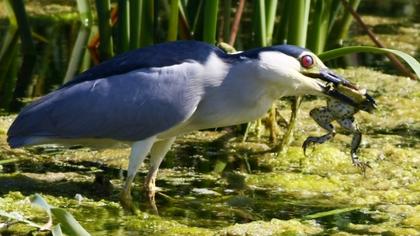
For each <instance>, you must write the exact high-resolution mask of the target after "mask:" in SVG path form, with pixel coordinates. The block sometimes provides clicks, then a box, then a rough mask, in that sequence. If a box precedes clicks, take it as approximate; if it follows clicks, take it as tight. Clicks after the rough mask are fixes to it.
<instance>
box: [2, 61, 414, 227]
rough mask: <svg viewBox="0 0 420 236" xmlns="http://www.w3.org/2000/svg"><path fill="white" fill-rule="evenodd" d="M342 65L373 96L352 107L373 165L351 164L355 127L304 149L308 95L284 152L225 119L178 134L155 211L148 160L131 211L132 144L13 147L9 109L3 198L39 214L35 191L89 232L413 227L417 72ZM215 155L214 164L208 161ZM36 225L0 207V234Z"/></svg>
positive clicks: (43, 217)
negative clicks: (125, 193)
mask: <svg viewBox="0 0 420 236" xmlns="http://www.w3.org/2000/svg"><path fill="white" fill-rule="evenodd" d="M337 73H339V74H342V75H344V76H345V77H346V78H348V79H349V80H351V81H353V82H356V83H357V84H359V85H361V86H365V87H366V88H367V89H368V90H369V91H370V93H371V94H372V95H373V97H374V98H375V100H376V101H377V103H378V109H377V111H376V112H374V113H373V114H368V113H365V112H360V113H358V114H356V119H357V120H358V121H359V124H360V128H361V130H362V133H363V141H362V144H361V148H360V149H359V156H360V158H361V159H363V160H364V161H368V162H369V164H370V165H371V166H372V169H367V171H366V174H365V175H363V174H361V173H360V171H359V170H358V169H357V168H355V167H354V166H352V164H351V161H350V158H349V153H348V152H349V143H350V139H351V135H347V134H346V133H344V134H343V133H342V132H341V131H340V130H338V134H337V135H336V137H335V138H334V139H333V140H331V141H329V142H327V143H324V144H322V145H317V146H315V147H314V148H308V150H307V154H308V156H307V157H305V156H304V155H303V151H302V149H301V145H302V143H303V141H304V140H305V138H306V137H307V136H308V135H316V134H318V133H319V132H321V128H320V127H318V126H317V125H316V123H315V122H313V121H312V119H310V117H309V111H310V110H311V109H312V108H314V107H317V106H320V105H322V104H324V103H325V101H324V99H322V98H317V99H315V98H313V97H308V98H306V99H305V101H304V103H303V104H302V110H301V111H300V116H299V118H298V121H297V122H298V123H297V127H298V128H297V130H296V132H295V140H294V142H293V143H292V145H291V147H290V148H288V150H287V152H285V153H281V154H275V153H271V152H269V151H268V150H269V146H270V145H271V144H269V143H268V141H267V140H266V139H264V138H262V139H261V140H257V139H256V138H253V136H251V137H250V138H249V139H248V140H247V142H245V143H242V138H241V137H239V136H235V135H232V134H231V131H229V130H226V129H222V130H220V129H219V130H217V131H201V132H195V133H192V134H188V135H185V136H183V137H180V138H178V140H177V142H176V144H175V145H174V147H173V148H172V151H171V152H170V153H169V154H168V156H167V157H166V158H165V160H164V162H163V164H162V167H161V171H160V172H159V175H158V180H157V186H159V187H160V192H159V193H158V194H157V196H156V198H157V199H156V200H157V205H158V208H159V213H160V216H155V215H153V214H151V213H149V212H152V211H151V209H150V207H149V206H148V205H147V204H146V202H147V201H146V196H145V195H144V194H143V190H142V187H141V186H142V181H143V178H144V177H145V175H146V173H147V165H148V164H147V163H146V164H145V166H143V167H142V168H141V171H140V173H139V174H138V177H137V178H136V181H135V187H134V193H133V195H134V196H133V197H134V199H135V201H136V202H137V204H139V205H138V207H139V209H140V210H141V211H140V212H138V213H137V214H135V215H132V214H128V213H126V212H124V210H123V209H122V208H121V207H120V205H119V203H118V198H119V192H120V190H121V187H122V178H123V176H124V174H125V171H123V170H124V169H125V168H126V166H127V162H128V160H127V157H128V149H125V148H120V149H110V150H94V151H91V150H88V149H85V148H78V147H75V148H72V149H61V148H56V147H51V146H48V147H34V148H28V149H16V150H12V149H10V148H9V147H8V146H7V144H6V131H7V128H8V126H9V125H10V123H11V121H12V120H13V118H14V116H13V115H8V116H6V115H5V116H1V117H0V186H1V188H0V209H1V210H2V211H5V212H14V213H16V214H20V215H22V216H24V217H26V218H27V219H28V220H30V221H33V222H37V223H39V224H42V223H43V222H46V221H47V220H48V215H47V214H46V213H45V212H43V211H41V210H39V209H37V208H33V207H32V206H31V204H30V201H29V197H30V196H32V195H34V194H35V193H39V194H41V195H42V196H43V197H44V198H45V199H46V201H47V202H48V203H49V204H51V205H53V206H56V207H60V208H63V209H66V210H67V211H69V212H70V213H71V214H72V215H73V216H74V217H75V218H76V219H77V220H78V221H79V222H80V223H81V225H82V226H83V227H84V228H85V229H86V230H87V231H89V232H90V233H91V234H92V235H128V234H139V235H148V234H154V235H325V234H328V235H334V234H335V235H358V234H385V235H418V234H420V204H419V203H420V181H419V178H420V171H419V168H420V142H419V141H420V112H419V110H418V109H419V108H418V103H419V101H420V93H419V91H420V85H419V83H418V82H416V81H411V80H409V79H408V78H404V77H398V76H391V75H386V74H383V73H381V72H376V71H373V70H371V69H367V68H349V69H339V70H337ZM279 107H283V108H284V109H281V114H282V115H283V116H284V117H288V115H289V109H287V107H288V105H287V104H286V103H285V102H284V101H282V102H279ZM220 163H222V164H223V165H224V166H225V168H224V171H222V172H221V173H220V172H219V171H215V170H217V168H216V167H217V166H218V165H219V164H220ZM222 169H223V168H222ZM76 195H77V196H76ZM34 230H35V231H34ZM31 232H32V233H33V232H37V231H36V228H33V227H31V226H29V225H27V224H24V223H18V222H13V221H12V220H10V219H7V218H5V217H0V233H1V234H5V235H7V234H9V235H15V234H16V235H27V234H31ZM37 233H41V234H42V233H44V234H48V232H37Z"/></svg>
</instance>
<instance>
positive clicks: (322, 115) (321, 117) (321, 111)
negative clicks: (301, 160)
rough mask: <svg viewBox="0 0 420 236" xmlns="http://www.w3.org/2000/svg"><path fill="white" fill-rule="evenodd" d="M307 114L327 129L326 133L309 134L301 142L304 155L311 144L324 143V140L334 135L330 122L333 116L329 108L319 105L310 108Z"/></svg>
mask: <svg viewBox="0 0 420 236" xmlns="http://www.w3.org/2000/svg"><path fill="white" fill-rule="evenodd" d="M309 115H310V116H311V117H312V119H314V120H315V121H316V123H317V124H318V125H319V126H321V127H322V128H324V129H325V130H327V131H328V133H326V134H324V135H322V136H319V137H315V136H309V137H308V138H307V139H306V140H305V142H303V145H302V148H303V153H304V154H305V155H306V148H307V147H308V146H309V145H311V144H317V143H318V144H321V143H325V142H326V141H328V140H330V139H331V138H333V137H334V135H335V129H334V126H333V125H332V124H331V122H332V121H333V120H334V116H333V115H332V114H331V112H330V110H328V108H327V107H320V108H315V109H312V110H311V112H310V113H309Z"/></svg>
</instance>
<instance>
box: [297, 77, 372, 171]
mask: <svg viewBox="0 0 420 236" xmlns="http://www.w3.org/2000/svg"><path fill="white" fill-rule="evenodd" d="M333 89H335V90H336V91H338V92H339V93H341V94H343V95H345V96H347V97H349V98H351V99H350V101H348V102H343V101H340V100H338V99H335V98H328V99H327V104H326V106H324V107H317V108H314V109H312V110H311V111H310V112H309V115H310V117H311V118H312V119H313V120H314V121H315V122H316V123H317V124H318V125H319V126H321V127H322V128H323V129H325V130H326V131H327V133H326V134H324V135H322V136H309V137H308V138H306V140H305V141H304V142H303V145H302V148H303V152H304V154H305V156H306V149H307V147H308V146H310V145H312V144H322V143H325V142H327V141H328V140H331V139H332V138H334V136H335V135H336V130H335V127H334V126H333V125H332V122H333V121H336V122H337V123H338V124H339V125H340V126H341V127H342V128H343V129H344V130H347V131H349V132H350V133H351V134H352V135H353V137H352V140H351V151H350V156H351V160H352V163H353V165H354V166H356V167H358V168H360V169H361V170H362V171H363V172H365V170H366V168H371V166H370V165H369V163H368V162H363V161H361V160H359V158H358V155H357V151H358V149H359V146H360V143H361V141H362V132H361V131H360V129H359V125H358V123H357V121H356V120H355V118H354V115H355V114H356V113H358V112H359V111H366V112H369V113H372V112H373V111H374V110H375V109H376V107H377V104H376V102H375V100H374V99H373V98H372V96H370V95H369V94H368V93H367V90H366V89H358V88H357V87H355V86H346V85H334V86H333V85H331V90H333Z"/></svg>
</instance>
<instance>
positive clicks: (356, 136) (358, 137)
mask: <svg viewBox="0 0 420 236" xmlns="http://www.w3.org/2000/svg"><path fill="white" fill-rule="evenodd" d="M338 123H339V124H340V126H341V127H343V128H344V129H347V130H348V131H350V132H351V133H353V138H352V140H351V161H352V162H353V165H354V166H356V167H357V168H359V169H360V170H361V171H362V172H363V174H364V173H365V172H366V169H367V168H371V169H372V167H371V166H370V165H369V163H368V162H363V161H360V160H359V158H358V157H357V154H356V153H357V149H359V146H360V143H361V142H362V133H361V132H360V130H359V128H358V126H357V123H356V121H355V120H354V117H349V118H347V119H342V120H338Z"/></svg>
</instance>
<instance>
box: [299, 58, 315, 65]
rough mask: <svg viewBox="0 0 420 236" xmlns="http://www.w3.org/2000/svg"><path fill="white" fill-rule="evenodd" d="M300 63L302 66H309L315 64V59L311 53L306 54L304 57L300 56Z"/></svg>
mask: <svg viewBox="0 0 420 236" xmlns="http://www.w3.org/2000/svg"><path fill="white" fill-rule="evenodd" d="M300 64H302V66H303V67H305V68H309V67H311V66H313V64H314V59H313V58H312V57H311V56H310V55H305V56H303V57H302V58H300Z"/></svg>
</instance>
